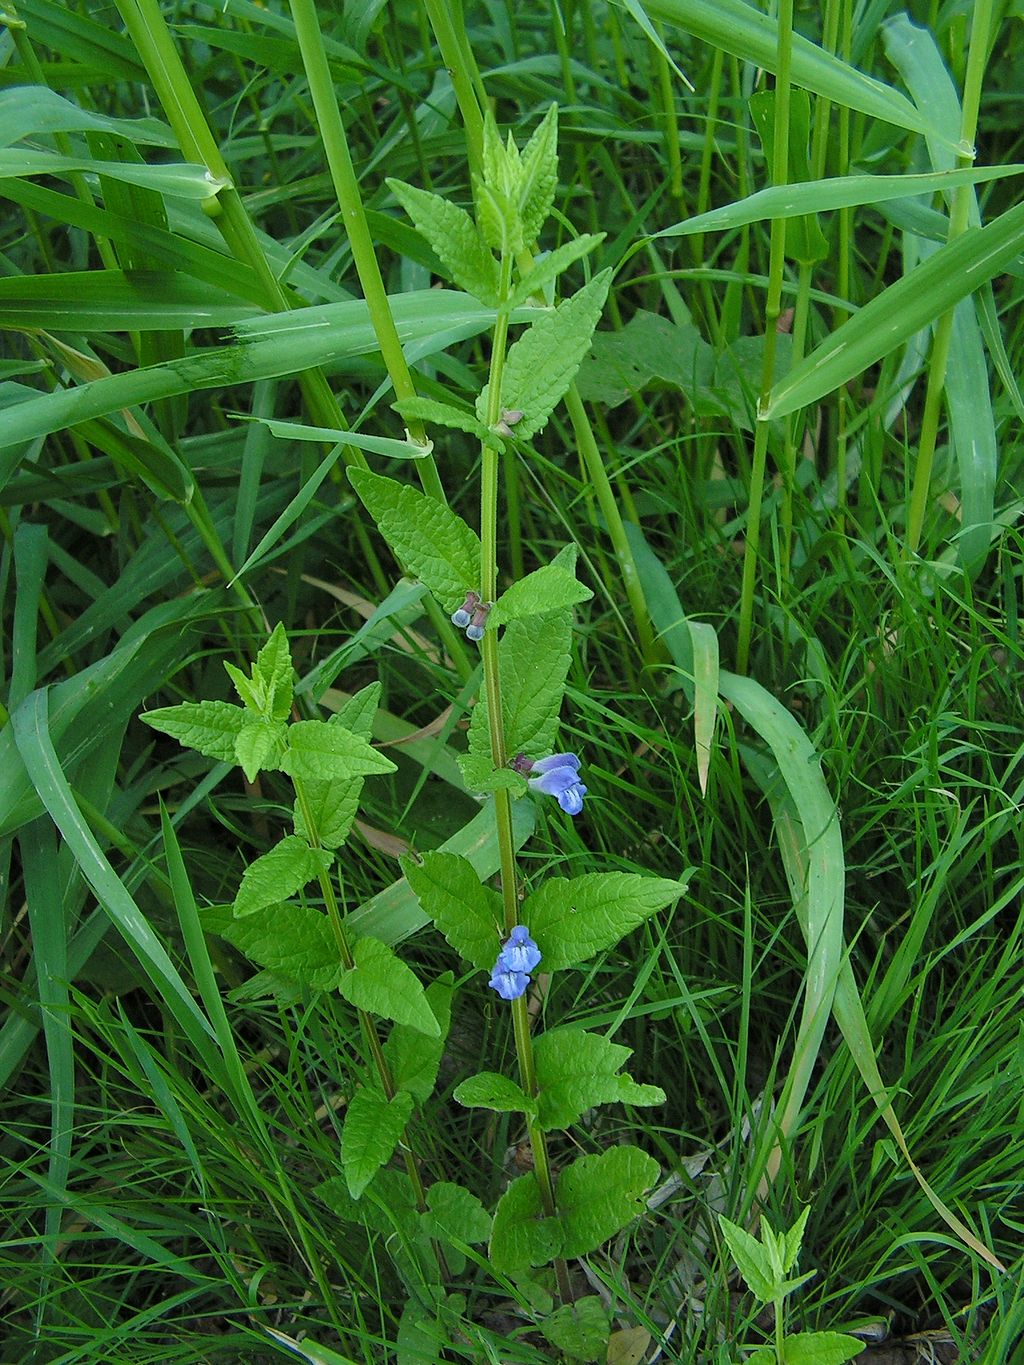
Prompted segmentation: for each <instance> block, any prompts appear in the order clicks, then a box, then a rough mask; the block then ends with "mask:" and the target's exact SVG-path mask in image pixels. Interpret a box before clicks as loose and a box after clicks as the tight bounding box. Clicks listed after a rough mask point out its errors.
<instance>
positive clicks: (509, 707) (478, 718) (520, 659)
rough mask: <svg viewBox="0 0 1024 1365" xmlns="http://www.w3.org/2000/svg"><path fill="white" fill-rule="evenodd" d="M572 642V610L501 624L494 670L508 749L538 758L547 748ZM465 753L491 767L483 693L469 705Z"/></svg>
mask: <svg viewBox="0 0 1024 1365" xmlns="http://www.w3.org/2000/svg"><path fill="white" fill-rule="evenodd" d="M571 643H572V613H571V612H568V611H559V612H551V613H550V614H549V615H547V616H530V617H526V618H525V619H523V620H521V621H510V622H509V624H508V626H507V627H506V628H505V631H504V634H503V635H502V637H501V639H500V640H499V641H498V674H499V677H500V679H501V706H502V710H503V711H504V713H505V743H506V745H507V747H508V752H509V753H510V754H516V753H520V752H521V753H525V754H527V755H528V757H530V758H543V757H545V756H546V755H547V754H550V753H551V752H552V749H553V748H554V743H555V733H556V731H557V729H558V713H559V711H560V710H561V706H562V694H563V693H564V691H565V680H566V677H567V676H568V673H569V661H570V657H571ZM469 752H470V754H471V755H472V756H473V757H474V759H476V760H477V761H478V762H479V761H480V760H482V761H483V762H484V763H485V764H486V771H487V772H492V771H493V765H492V764H491V761H490V759H491V737H490V730H489V728H488V720H487V700H486V698H485V697H481V698H480V700H479V701H478V702H477V704H476V706H475V707H474V708H473V715H472V717H471V719H470V723H469ZM496 776H497V775H496ZM468 780H469V779H468V777H467V781H468ZM502 782H503V784H504V783H506V782H507V779H502ZM508 785H511V784H508Z"/></svg>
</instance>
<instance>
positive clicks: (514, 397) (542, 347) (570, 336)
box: [476, 270, 612, 441]
mask: <svg viewBox="0 0 1024 1365" xmlns="http://www.w3.org/2000/svg"><path fill="white" fill-rule="evenodd" d="M611 277H612V272H611V271H610V270H602V271H601V273H600V274H599V275H595V276H594V278H593V279H592V280H591V281H590V283H589V284H585V285H584V286H583V288H582V289H580V290H579V291H578V292H577V293H575V294H573V295H572V297H571V298H568V299H565V300H563V301H562V302H561V303H560V304H559V305H558V306H557V308H553V309H551V310H550V311H548V312H545V313H544V314H542V316H540V317H538V318H537V319H536V321H535V322H533V323H532V324H531V325H530V327H528V328H527V330H526V331H525V332H524V333H523V335H522V336H521V337H520V338H519V339H518V341H515V342H514V343H513V344H512V346H511V347H509V352H508V355H507V356H506V358H505V367H504V369H503V370H502V374H501V403H500V406H501V408H502V409H507V410H515V411H519V412H522V414H523V416H522V417H521V418H520V420H519V422H518V423H517V424H516V427H515V435H516V436H517V437H518V438H519V439H521V440H524V441H526V440H529V438H530V437H531V436H535V435H536V434H537V432H539V431H543V429H544V427H545V426H547V422H548V418H549V417H550V416H551V414H552V412H553V411H554V410H555V406H556V404H557V403H558V402H559V401H560V400H561V399H562V398H563V397H564V395H565V391H566V390H567V389H568V387H569V385H570V384H571V383H572V381H573V379H574V378H575V376H576V371H577V370H578V369H579V367H580V362H581V361H582V360H583V357H584V355H586V353H587V350H588V349H589V347H590V339H591V337H592V336H593V334H594V328H595V327H596V326H597V321H598V318H600V316H601V310H602V309H603V308H604V301H605V298H606V297H607V295H608V286H609V284H610V283H611ZM487 405H488V391H487V387H486V386H485V387H484V389H483V391H482V392H481V394H480V396H479V397H478V399H477V405H476V414H477V416H478V417H479V418H480V419H481V421H483V420H484V419H485V417H486V414H487Z"/></svg>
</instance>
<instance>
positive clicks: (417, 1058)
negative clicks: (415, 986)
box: [384, 972, 454, 1104]
mask: <svg viewBox="0 0 1024 1365" xmlns="http://www.w3.org/2000/svg"><path fill="white" fill-rule="evenodd" d="M453 980H454V978H453V977H452V974H451V972H445V974H444V976H443V977H440V978H439V979H438V980H437V981H432V982H431V983H430V985H429V986H428V987H427V989H426V997H427V1004H428V1005H429V1006H430V1008H431V1009H432V1010H433V1012H434V1018H435V1019H436V1020H437V1026H438V1029H439V1033H438V1036H437V1037H436V1038H428V1037H427V1036H426V1034H425V1033H420V1031H419V1029H414V1028H410V1027H409V1026H408V1024H395V1026H394V1028H392V1030H391V1032H390V1034H389V1035H388V1040H387V1042H386V1043H385V1044H384V1057H385V1060H386V1061H387V1064H388V1067H389V1068H390V1071H391V1078H392V1080H393V1081H394V1083H395V1089H396V1090H408V1092H409V1094H410V1095H411V1096H412V1097H413V1099H414V1100H415V1101H416V1103H417V1104H424V1103H426V1101H427V1100H428V1099H429V1098H430V1096H431V1095H432V1094H433V1092H434V1086H435V1085H436V1084H437V1073H438V1071H439V1069H440V1066H441V1058H442V1057H443V1055H444V1044H445V1039H446V1038H447V1037H448V1029H449V1027H450V1024H451V1002H452V993H453V985H452V982H453Z"/></svg>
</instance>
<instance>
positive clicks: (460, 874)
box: [402, 851, 686, 971]
mask: <svg viewBox="0 0 1024 1365" xmlns="http://www.w3.org/2000/svg"><path fill="white" fill-rule="evenodd" d="M402 867H403V870H404V872H405V875H406V877H407V879H408V882H409V885H410V886H411V887H412V889H413V891H414V892H415V894H416V896H417V898H418V899H419V902H420V904H421V905H422V907H423V909H424V911H425V912H426V914H427V915H429V916H430V918H431V919H432V920H433V921H434V923H435V925H436V926H437V928H438V929H439V930H440V932H441V933H442V934H443V935H444V937H445V938H446V939H447V940H448V942H449V943H450V944H451V946H452V947H453V948H454V949H455V950H456V952H457V953H459V954H460V956H462V957H463V958H465V959H466V961H467V962H469V963H471V964H472V965H473V966H474V967H477V968H478V969H479V970H481V971H490V970H491V968H492V967H493V966H494V962H495V959H496V957H497V954H498V950H499V948H500V945H501V923H502V919H501V901H500V897H499V896H498V895H497V893H496V892H494V891H492V890H490V889H489V888H488V887H485V886H482V885H481V883H480V879H479V877H478V876H477V874H476V872H475V871H474V869H473V867H472V866H471V864H470V863H469V862H467V860H466V859H465V858H461V857H460V856H459V855H458V854H455V853H444V852H440V851H435V852H430V853H425V854H423V856H422V858H421V859H420V860H419V862H416V861H414V860H413V859H412V858H406V859H404V860H403V864H402ZM685 890H686V883H685V882H680V881H673V880H670V879H668V878H663V877H645V876H642V875H640V874H639V873H632V872H592V873H587V874H585V875H584V876H581V877H572V878H565V877H551V878H549V879H548V880H547V881H545V882H544V883H543V884H542V885H541V887H540V889H539V890H537V891H535V892H534V893H533V894H532V895H531V896H529V897H527V899H526V902H525V903H524V905H523V907H522V911H521V922H522V923H523V924H525V925H526V926H527V927H528V929H529V931H530V935H531V937H532V938H533V939H534V940H535V942H536V943H537V946H538V947H539V948H540V951H541V954H542V961H543V964H544V970H545V971H556V970H558V969H560V968H562V967H574V966H577V965H578V964H579V963H581V962H585V961H586V960H587V959H588V958H591V957H593V956H594V955H595V954H596V953H599V952H603V951H605V950H606V949H608V948H611V947H614V945H615V944H616V943H618V941H619V939H621V938H622V937H623V936H624V935H625V934H628V933H629V932H630V930H632V929H635V928H636V927H637V925H639V924H641V923H642V922H643V921H644V920H645V919H647V918H649V917H650V916H651V915H653V914H656V913H657V911H659V910H662V909H664V907H665V906H666V905H670V904H671V903H672V902H673V901H675V900H678V898H679V897H680V896H681V895H682V894H683V892H684V891H685Z"/></svg>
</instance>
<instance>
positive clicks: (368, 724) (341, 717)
mask: <svg viewBox="0 0 1024 1365" xmlns="http://www.w3.org/2000/svg"><path fill="white" fill-rule="evenodd" d="M380 694H381V685H380V683H379V682H372V683H367V685H366V686H365V687H362V688H360V689H359V691H358V692H356V693H354V694H353V695H352V696H351V697H349V698H348V699H347V700H346V701H345V702H343V703H342V705H341V706H339V707H338V709H337V711H335V713H334V715H333V716H331V718H330V720H329V721H328V722H327V724H328V725H341V726H342V727H343V728H344V729H346V730H351V731H352V733H353V734H354V735H360V736H361V737H362V738H363V739H365V740H367V741H369V739H370V737H371V735H372V734H373V718H374V716H375V715H376V714H377V708H378V706H380Z"/></svg>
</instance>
